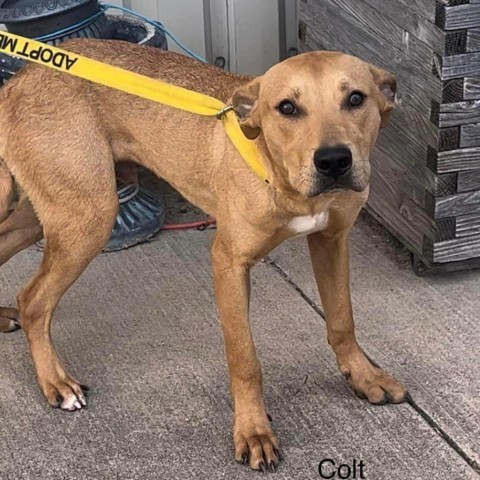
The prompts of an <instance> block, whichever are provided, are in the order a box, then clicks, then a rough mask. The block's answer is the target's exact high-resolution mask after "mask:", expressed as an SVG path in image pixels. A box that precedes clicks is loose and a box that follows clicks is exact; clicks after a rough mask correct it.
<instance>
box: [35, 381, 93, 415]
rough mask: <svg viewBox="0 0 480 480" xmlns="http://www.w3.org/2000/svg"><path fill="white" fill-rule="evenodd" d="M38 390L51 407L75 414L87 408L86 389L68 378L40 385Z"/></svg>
mask: <svg viewBox="0 0 480 480" xmlns="http://www.w3.org/2000/svg"><path fill="white" fill-rule="evenodd" d="M40 388H41V390H42V392H43V394H44V396H45V398H46V399H47V402H48V404H49V405H50V406H51V407H54V408H60V409H62V410H65V411H66V412H75V411H77V410H81V409H82V408H85V407H86V406H87V398H86V396H87V391H88V387H86V386H85V385H80V384H79V383H77V382H75V381H74V380H72V379H71V378H70V377H68V376H67V377H66V378H65V379H64V380H57V381H56V382H55V383H53V382H49V383H46V384H43V385H40Z"/></svg>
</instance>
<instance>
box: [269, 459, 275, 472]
mask: <svg viewBox="0 0 480 480" xmlns="http://www.w3.org/2000/svg"><path fill="white" fill-rule="evenodd" d="M270 471H271V472H272V473H275V462H274V461H273V460H272V461H271V462H270Z"/></svg>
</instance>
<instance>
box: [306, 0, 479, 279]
mask: <svg viewBox="0 0 480 480" xmlns="http://www.w3.org/2000/svg"><path fill="white" fill-rule="evenodd" d="M299 36H300V46H301V49H302V50H304V51H306V50H314V49H328V50H341V51H345V52H347V53H350V54H353V55H356V56H358V57H360V58H362V59H364V60H366V61H368V62H371V63H374V64H376V65H379V66H381V67H383V68H386V69H389V70H391V71H393V72H394V73H395V74H396V75H397V78H398V83H399V92H398V95H397V97H398V108H397V111H396V113H395V115H394V117H393V119H392V123H391V126H390V128H388V129H386V130H385V131H383V132H382V134H381V135H380V137H379V141H378V144H377V146H376V150H375V152H374V154H373V156H372V166H373V174H372V189H371V196H370V200H369V205H368V209H369V211H370V212H371V213H372V214H374V216H375V217H376V218H378V219H380V220H381V221H382V223H383V224H384V225H385V226H386V227H387V228H388V229H390V231H392V232H393V233H394V234H395V235H396V236H397V237H398V238H399V239H400V240H401V241H402V242H403V243H404V244H405V245H406V246H407V247H408V248H409V249H410V250H411V251H412V252H413V253H414V254H415V255H416V257H417V258H419V259H421V261H422V262H423V263H424V264H425V265H427V266H434V265H435V266H438V265H437V264H448V265H449V268H448V270H452V268H451V265H450V263H451V262H465V263H462V264H461V265H462V266H463V265H465V266H466V267H468V266H469V264H468V260H469V259H471V260H472V265H473V263H475V265H477V264H480V261H478V260H479V259H480V258H479V259H476V257H480V0H301V1H300V28H299ZM473 260H476V261H475V262H473ZM459 265H460V263H459Z"/></svg>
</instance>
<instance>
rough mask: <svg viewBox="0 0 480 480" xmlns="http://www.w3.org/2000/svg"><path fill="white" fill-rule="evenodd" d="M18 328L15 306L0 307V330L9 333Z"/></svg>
mask: <svg viewBox="0 0 480 480" xmlns="http://www.w3.org/2000/svg"><path fill="white" fill-rule="evenodd" d="M19 328H20V323H19V321H18V310H17V309H16V308H3V307H0V332H2V333H10V332H14V331H15V330H18V329H19Z"/></svg>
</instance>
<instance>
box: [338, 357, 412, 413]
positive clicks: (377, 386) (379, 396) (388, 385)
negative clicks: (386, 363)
mask: <svg viewBox="0 0 480 480" xmlns="http://www.w3.org/2000/svg"><path fill="white" fill-rule="evenodd" d="M367 362H368V360H367ZM342 373H343V374H344V376H345V378H346V379H347V381H348V382H349V383H350V385H351V386H352V388H353V390H354V392H355V394H356V395H357V396H358V397H359V398H362V399H366V400H368V401H369V402H370V403H371V404H373V405H385V404H386V403H402V402H404V401H405V400H406V399H407V395H408V392H407V390H406V389H405V387H404V386H403V385H402V384H401V383H400V382H399V381H398V380H396V379H395V378H393V377H392V376H390V375H388V374H386V373H385V372H384V371H383V370H380V369H379V368H377V367H374V366H373V365H372V364H371V363H370V362H368V364H367V365H363V366H360V367H358V366H357V368H351V369H349V370H347V371H345V370H343V371H342Z"/></svg>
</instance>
